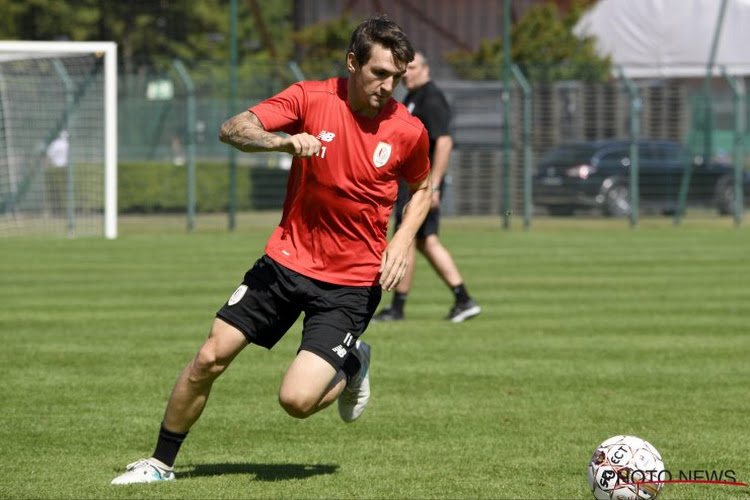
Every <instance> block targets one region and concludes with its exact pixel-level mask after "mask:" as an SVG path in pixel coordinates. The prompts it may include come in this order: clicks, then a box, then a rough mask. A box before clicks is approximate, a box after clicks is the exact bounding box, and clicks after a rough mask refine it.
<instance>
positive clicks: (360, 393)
mask: <svg viewBox="0 0 750 500" xmlns="http://www.w3.org/2000/svg"><path fill="white" fill-rule="evenodd" d="M352 355H354V356H356V357H357V359H358V360H359V364H360V367H359V371H358V372H357V373H356V374H355V375H354V376H353V377H352V378H350V379H349V380H348V381H347V383H346V387H344V390H343V391H342V392H341V394H340V395H339V415H340V416H341V419H342V420H343V421H344V422H354V421H355V420H357V419H358V418H359V416H360V415H362V412H363V411H365V406H367V402H368V401H370V346H369V344H367V343H365V342H362V341H361V340H358V341H357V343H356V344H355V345H354V349H352Z"/></svg>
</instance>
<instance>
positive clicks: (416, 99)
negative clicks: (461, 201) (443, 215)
mask: <svg viewBox="0 0 750 500" xmlns="http://www.w3.org/2000/svg"><path fill="white" fill-rule="evenodd" d="M403 82H404V87H406V90H407V91H408V94H407V95H406V97H405V98H404V104H405V105H406V107H407V109H408V110H409V112H410V113H411V114H412V115H413V116H416V117H417V118H419V120H420V121H421V122H422V123H424V125H425V127H426V128H427V132H428V134H429V137H430V163H431V168H432V184H433V186H432V203H431V205H430V213H429V214H427V218H426V219H425V221H424V223H423V224H422V227H420V228H419V231H417V248H418V249H419V251H420V252H421V253H422V255H424V256H425V257H426V258H427V261H428V262H429V263H430V265H431V266H432V268H433V269H434V270H435V272H437V274H438V276H440V278H441V279H442V280H443V282H445V284H446V285H447V286H448V287H449V288H450V289H451V291H452V292H453V297H454V304H453V308H452V309H451V310H450V312H449V313H448V316H446V318H445V319H447V320H450V321H452V322H454V323H460V322H462V321H465V320H467V319H469V318H473V317H474V316H476V315H478V314H479V313H480V312H481V308H480V307H479V305H478V304H477V303H476V302H475V301H474V299H472V298H471V296H470V295H469V292H468V291H467V290H466V286H465V285H464V280H463V278H462V277H461V273H460V272H459V271H458V267H456V263H455V262H454V261H453V257H452V256H451V254H450V252H449V251H448V249H447V248H445V247H444V246H443V244H442V243H441V242H440V239H439V238H438V227H439V225H440V200H441V193H442V188H443V184H444V181H445V174H446V172H447V170H448V165H449V162H450V154H451V149H453V139H452V138H451V135H450V121H451V110H450V106H449V105H448V101H447V100H446V98H445V95H444V94H443V92H442V91H441V90H440V89H439V88H438V86H437V85H435V83H434V82H433V81H432V80H431V79H430V66H429V64H428V62H427V59H426V58H425V56H424V54H423V53H422V52H417V53H416V55H415V57H414V60H413V61H412V62H411V63H409V66H408V68H407V70H406V74H405V75H404V78H403ZM408 201H409V189H408V186H406V185H403V184H402V185H401V186H400V187H399V196H398V201H397V202H396V206H395V208H394V213H395V217H396V224H395V226H394V230H398V228H399V227H400V225H401V223H402V220H403V215H402V211H403V209H404V207H405V206H406V204H407V203H408ZM415 254H416V253H415V251H414V247H412V248H411V250H410V253H409V265H408V268H407V271H406V276H405V277H404V279H403V280H401V282H400V283H399V284H398V285H397V286H396V289H395V292H394V293H393V297H392V300H391V303H390V305H389V306H387V307H385V308H384V309H382V310H381V311H380V312H379V313H378V314H376V315H375V317H374V318H373V319H374V320H375V321H398V320H402V319H404V306H405V305H406V298H407V296H408V294H409V289H410V288H411V284H412V281H413V280H414V267H415V265H416V255H415Z"/></svg>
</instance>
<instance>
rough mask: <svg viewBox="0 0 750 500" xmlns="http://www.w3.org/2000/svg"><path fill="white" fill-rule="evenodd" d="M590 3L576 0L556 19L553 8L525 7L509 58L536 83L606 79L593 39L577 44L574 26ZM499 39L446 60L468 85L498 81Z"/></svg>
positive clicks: (604, 61)
mask: <svg viewBox="0 0 750 500" xmlns="http://www.w3.org/2000/svg"><path fill="white" fill-rule="evenodd" d="M590 3H592V2H591V0H576V1H574V2H573V3H572V6H571V8H570V9H569V10H568V11H567V12H566V13H564V14H561V13H560V12H559V10H558V7H557V5H556V4H539V5H535V6H533V7H531V8H529V9H528V10H527V11H526V13H525V14H524V16H523V17H522V18H521V19H520V20H519V21H518V23H516V24H515V25H514V26H513V28H512V32H511V58H512V59H513V62H514V63H515V64H517V65H518V66H519V67H520V68H521V71H522V72H523V73H524V74H525V75H526V77H527V78H528V79H529V80H531V81H535V82H548V81H554V80H584V81H603V80H606V79H607V78H609V75H610V69H611V65H612V63H611V59H610V58H609V57H600V56H599V55H598V54H597V53H596V50H595V48H594V39H593V37H586V38H583V39H580V38H578V37H576V35H575V34H573V27H574V26H575V25H576V23H577V22H578V20H579V19H580V17H581V15H582V14H583V12H584V10H585V7H586V5H588V4H590ZM502 54H503V40H502V38H497V39H493V40H483V41H482V43H481V44H480V47H479V49H478V50H477V51H474V52H471V51H456V52H452V53H449V54H447V55H446V59H447V60H448V62H449V63H450V64H451V65H452V67H453V69H454V70H455V72H456V74H457V75H459V77H461V78H466V79H472V80H498V79H500V78H502V67H503V61H502Z"/></svg>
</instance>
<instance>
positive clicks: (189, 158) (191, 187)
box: [172, 59, 197, 233]
mask: <svg viewBox="0 0 750 500" xmlns="http://www.w3.org/2000/svg"><path fill="white" fill-rule="evenodd" d="M172 64H173V65H174V68H175V70H177V74H178V75H180V79H181V80H182V83H183V85H185V92H186V94H187V96H186V103H185V105H186V106H185V107H186V111H187V112H186V117H185V122H186V123H185V126H186V127H185V128H186V131H187V145H186V146H187V149H186V155H185V156H186V158H185V167H186V177H187V181H186V184H187V231H188V232H189V233H191V232H193V229H194V227H195V124H196V119H197V117H196V114H195V86H194V85H193V80H192V79H191V78H190V74H189V73H188V72H187V70H186V69H185V65H184V64H182V61H180V60H179V59H175V60H174V61H172Z"/></svg>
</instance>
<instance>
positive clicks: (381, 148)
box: [372, 142, 391, 168]
mask: <svg viewBox="0 0 750 500" xmlns="http://www.w3.org/2000/svg"><path fill="white" fill-rule="evenodd" d="M390 157H391V145H390V144H387V143H385V142H379V143H378V146H377V147H376V148H375V152H374V153H373V154H372V162H373V163H374V164H375V166H376V167H378V168H380V167H382V166H383V165H385V164H386V163H388V159H389V158H390Z"/></svg>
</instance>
